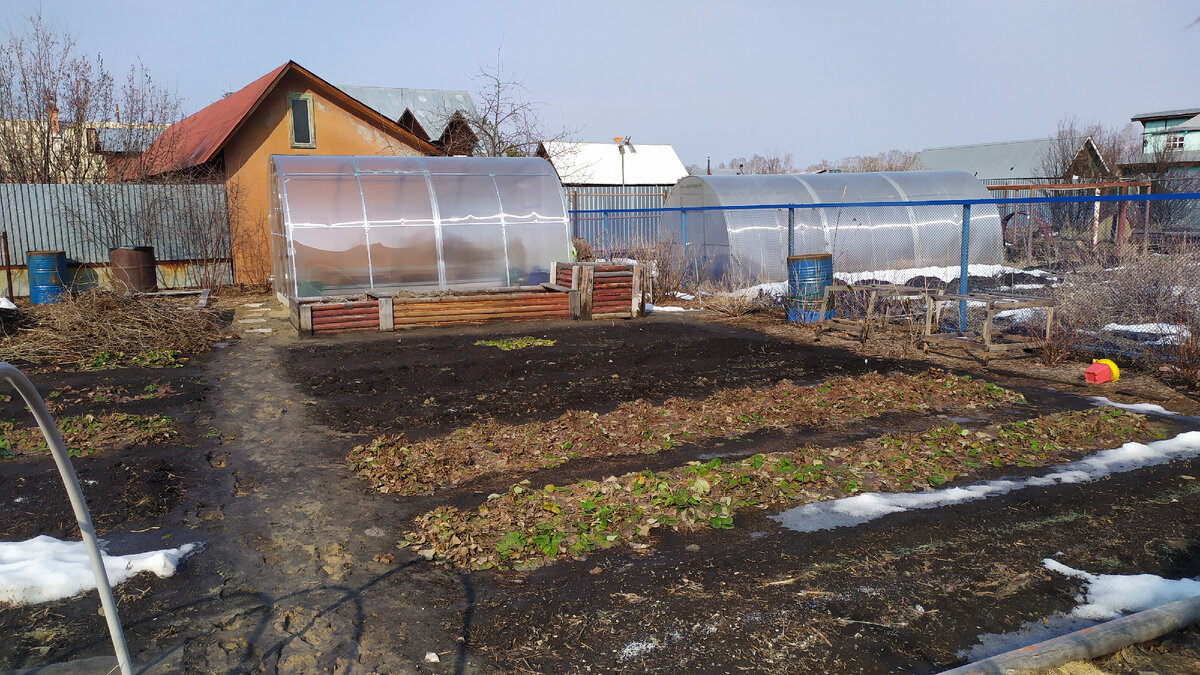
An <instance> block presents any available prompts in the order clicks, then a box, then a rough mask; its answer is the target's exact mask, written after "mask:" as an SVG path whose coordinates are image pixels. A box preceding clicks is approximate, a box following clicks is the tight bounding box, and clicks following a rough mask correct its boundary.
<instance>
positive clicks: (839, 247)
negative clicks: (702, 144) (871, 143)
mask: <svg viewBox="0 0 1200 675" xmlns="http://www.w3.org/2000/svg"><path fill="white" fill-rule="evenodd" d="M989 197H990V195H989V194H988V192H987V189H986V188H985V187H984V186H983V184H982V183H980V182H979V181H978V180H976V179H975V178H974V177H973V176H971V175H970V174H968V173H965V172H961V171H905V172H890V173H832V174H792V175H754V176H689V177H687V178H684V179H683V180H681V181H680V182H679V184H678V185H676V186H675V187H674V188H673V189H672V190H671V193H670V194H669V195H668V196H667V200H666V204H665V206H666V207H668V208H680V207H699V206H717V207H721V206H742V205H755V204H834V203H849V202H896V205H895V206H879V207H846V208H797V209H795V235H794V236H795V240H794V241H795V249H794V254H795V255H809V254H817V253H831V254H833V266H834V270H835V271H836V272H845V273H853V272H871V271H877V270H895V269H911V268H921V267H944V266H956V265H958V264H959V260H960V258H961V249H960V242H961V236H962V208H961V207H959V206H905V205H904V202H911V201H927V200H929V201H932V200H965V199H988V198H989ZM683 225H684V222H683V218H681V214H680V212H678V211H675V212H671V211H668V212H666V213H664V215H663V219H662V221H661V223H660V226H659V233H660V237H666V238H670V237H674V238H675V240H676V241H681V240H682V239H683V237H684V232H683V230H684V229H685V228H684V227H683ZM686 243H687V245H688V251H689V252H693V253H692V255H695V256H697V257H698V258H700V259H701V270H703V271H704V272H705V273H706V274H707V275H708V276H710V277H720V276H722V275H725V274H727V273H729V272H730V271H736V272H737V273H738V274H739V275H745V276H746V277H747V278H749V279H752V280H755V281H783V280H786V279H787V269H786V262H785V261H786V258H787V255H788V209H786V208H775V209H748V210H712V211H688V212H687V213H686ZM1003 251H1004V248H1003V246H1002V238H1001V230H1000V215H999V213H998V212H997V210H996V207H995V206H992V205H976V206H973V207H972V209H971V238H970V249H969V253H968V262H969V263H970V264H999V263H1001V262H1002V258H1003V255H1004V253H1003Z"/></svg>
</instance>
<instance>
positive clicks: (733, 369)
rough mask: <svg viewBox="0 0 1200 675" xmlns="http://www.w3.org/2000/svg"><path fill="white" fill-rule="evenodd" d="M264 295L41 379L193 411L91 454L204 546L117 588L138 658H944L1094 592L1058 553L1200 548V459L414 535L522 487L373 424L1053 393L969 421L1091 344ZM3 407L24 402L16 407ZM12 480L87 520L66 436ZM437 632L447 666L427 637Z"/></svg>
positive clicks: (106, 523) (868, 666)
mask: <svg viewBox="0 0 1200 675" xmlns="http://www.w3.org/2000/svg"><path fill="white" fill-rule="evenodd" d="M237 316H238V317H248V316H252V317H256V318H257V317H260V316H261V317H263V318H267V319H268V322H266V323H255V324H253V325H254V326H255V327H260V326H265V327H271V328H274V329H275V330H276V332H275V333H273V334H269V335H262V334H244V335H243V338H244V339H243V341H242V342H241V343H235V344H233V345H231V346H230V347H229V348H228V349H224V350H217V351H215V352H213V353H211V354H209V355H205V356H203V357H197V358H195V359H194V360H193V361H192V362H191V363H190V364H189V366H188V367H187V368H184V369H180V370H165V371H164V370H154V371H151V370H143V369H124V370H119V371H102V372H98V373H43V374H41V375H38V376H37V378H36V381H37V383H38V384H39V386H40V387H41V388H42V389H43V391H49V390H52V389H55V388H61V387H66V386H70V387H72V391H78V390H82V389H86V388H91V387H95V386H98V385H108V386H116V387H123V388H124V389H125V390H126V391H129V392H134V391H141V390H144V388H145V386H146V385H147V384H149V383H150V382H152V381H157V382H158V383H160V384H167V385H169V386H170V387H171V388H172V389H173V390H174V391H175V392H176V393H175V395H173V396H168V397H164V398H160V399H153V400H152V401H149V402H147V401H131V402H128V403H125V404H113V405H110V404H106V403H100V404H94V403H88V404H83V403H77V404H71V405H70V406H68V407H67V408H65V409H64V410H63V411H62V414H78V413H80V412H95V413H98V412H100V411H108V410H119V411H122V412H138V413H140V414H151V413H160V414H166V415H169V416H171V417H173V418H175V419H179V420H182V421H183V422H184V424H183V425H181V429H182V433H181V435H180V436H179V437H178V438H177V439H175V440H173V441H172V442H170V443H168V444H164V445H161V446H153V447H148V448H125V449H114V450H113V451H111V452H100V453H96V454H95V455H94V456H91V457H84V458H77V459H76V460H75V464H76V466H77V468H78V469H79V471H80V473H81V477H82V478H84V479H85V480H87V479H94V480H96V481H97V483H96V484H95V485H94V486H90V488H89V486H87V485H85V490H87V491H88V498H89V504H90V506H91V509H92V512H93V514H95V515H96V520H97V523H98V526H99V529H100V530H101V536H103V537H105V538H107V539H109V540H110V542H111V544H110V550H112V551H113V552H114V553H128V552H134V551H142V550H152V549H157V548H164V547H170V546H177V545H179V544H181V543H184V542H188V541H203V542H205V544H206V546H207V548H206V550H205V551H204V552H203V553H200V554H198V555H196V556H195V557H194V558H192V559H191V560H190V561H189V562H188V563H187V564H186V565H185V566H184V567H183V568H182V569H181V570H180V571H179V572H178V573H177V574H176V575H175V576H174V577H172V578H168V579H158V578H155V577H151V576H141V577H138V578H136V579H134V580H132V581H130V582H129V583H127V584H125V585H123V586H121V587H120V588H118V590H117V594H118V597H119V599H120V608H121V614H122V619H123V620H124V622H125V626H126V631H127V635H128V638H129V641H130V645H131V647H132V649H133V651H134V653H135V658H136V659H137V660H139V661H140V662H143V663H145V662H155V663H156V665H155V669H156V670H155V672H196V673H207V672H288V673H293V672H415V671H418V670H419V671H422V672H424V671H432V672H495V671H518V672H529V671H537V672H582V671H606V672H616V671H622V672H628V671H669V672H735V671H744V670H748V671H752V672H806V673H825V672H903V671H916V672H932V671H936V670H938V669H941V668H944V667H946V666H951V665H955V664H957V663H960V662H961V661H962V657H961V656H960V655H959V651H960V650H965V649H969V648H970V647H972V646H973V645H974V644H975V643H976V639H977V636H978V635H980V634H983V633H989V632H990V633H999V632H1004V631H1009V630H1013V629H1015V628H1017V627H1018V626H1020V625H1021V623H1022V622H1025V621H1032V620H1038V619H1040V618H1041V617H1043V616H1047V615H1049V614H1052V613H1054V612H1061V611H1066V610H1069V609H1070V607H1072V606H1073V597H1074V595H1075V594H1076V593H1077V592H1078V591H1079V588H1078V585H1077V584H1076V583H1075V582H1073V581H1069V580H1066V579H1063V578H1061V577H1056V576H1054V575H1052V574H1050V573H1048V572H1046V571H1045V570H1044V568H1042V566H1041V564H1040V561H1041V559H1043V558H1046V557H1055V558H1056V559H1058V560H1060V561H1062V562H1064V563H1065V564H1067V565H1070V566H1072V567H1076V568H1078V569H1083V570H1086V571H1090V572H1101V573H1122V574H1129V573H1141V572H1149V573H1155V574H1161V575H1164V576H1168V577H1180V576H1194V575H1196V574H1200V555H1197V549H1198V547H1200V531H1198V530H1197V529H1196V527H1195V524H1194V523H1195V514H1196V513H1197V509H1198V508H1200V496H1198V495H1200V489H1197V487H1196V485H1195V484H1196V483H1198V482H1200V481H1197V480H1192V479H1190V477H1192V476H1197V477H1200V460H1191V461H1186V462H1176V463H1173V464H1170V465H1165V466H1160V467H1156V468H1152V469H1143V470H1139V471H1134V472H1130V473H1127V474H1120V475H1116V476H1113V477H1111V478H1109V479H1106V480H1103V481H1099V482H1097V483H1093V484H1086V485H1076V486H1060V487H1056V488H1051V489H1038V490H1024V491H1020V492H1017V493H1013V494H1010V495H1008V496H1006V497H1002V498H996V499H989V500H986V501H980V502H973V503H968V504H963V505H960V506H957V507H952V508H941V509H936V510H930V511H917V512H912V513H907V514H896V515H893V516H889V517H885V518H882V519H879V520H876V521H874V522H871V523H868V524H865V525H862V526H859V527H856V528H852V529H846V530H836V531H830V532H818V533H813V534H799V533H795V532H791V531H789V530H785V529H783V528H781V527H780V526H779V525H778V524H777V523H776V522H775V521H773V520H770V519H769V518H768V517H767V514H766V513H763V512H750V511H747V512H738V513H737V515H736V518H735V527H734V528H733V529H731V530H723V531H712V530H703V531H698V532H695V533H667V534H665V535H664V536H663V537H662V538H661V539H660V540H659V541H658V542H657V543H656V545H654V546H652V547H650V548H648V549H646V550H644V551H640V552H638V551H634V550H631V549H629V548H626V547H616V548H613V549H610V550H608V551H604V552H602V553H599V554H596V555H592V556H590V557H588V558H587V559H582V560H569V559H568V560H562V561H559V562H558V563H556V564H554V565H551V566H549V567H546V568H543V569H540V570H538V571H536V572H532V573H517V572H503V573H497V572H481V573H471V574H465V573H460V572H459V571H456V570H453V569H449V568H447V567H444V566H441V565H438V564H435V563H431V562H427V561H425V560H424V559H423V558H421V557H420V556H418V555H416V554H414V553H412V552H411V551H409V550H407V548H404V547H398V546H397V541H398V540H399V538H400V537H401V536H402V533H403V531H404V530H405V528H406V527H407V526H408V523H409V521H410V520H411V519H412V518H413V517H415V516H417V515H419V514H421V513H424V512H425V511H427V510H429V509H431V508H433V507H435V506H437V505H439V504H444V503H455V504H459V505H462V506H472V505H475V504H478V503H479V502H480V501H482V500H484V499H486V495H487V493H489V492H491V491H495V490H500V489H504V488H505V487H507V485H505V484H504V483H503V482H498V481H491V482H487V481H477V482H476V483H471V484H467V485H464V486H461V487H459V488H457V489H454V490H450V491H447V492H445V493H439V494H437V495H435V496H432V497H413V498H404V499H397V498H394V497H390V496H384V495H373V494H370V493H369V492H367V491H366V490H365V487H364V484H363V483H362V482H361V481H359V480H358V479H357V478H355V477H354V476H352V475H351V474H350V473H349V470H348V467H347V464H346V462H345V456H346V454H347V452H348V451H349V450H350V448H351V447H353V445H354V444H356V443H359V442H362V440H363V439H364V438H366V437H369V436H373V435H375V434H378V433H381V432H383V431H403V432H405V433H407V434H409V435H410V436H414V437H420V436H436V435H440V434H443V433H446V432H447V431H448V430H449V429H451V428H453V427H455V426H459V425H463V424H466V423H469V422H471V421H473V420H476V419H480V418H484V417H495V418H497V419H499V420H502V421H506V422H522V421H528V420H532V419H547V418H550V417H553V416H556V415H558V414H561V413H562V412H564V411H565V410H568V409H572V408H575V409H588V410H595V411H598V412H605V411H608V410H611V409H612V408H613V407H615V406H616V405H617V404H618V403H620V402H622V401H626V400H631V399H633V398H637V397H644V398H647V399H649V400H652V401H655V402H658V401H661V400H663V399H665V398H667V397H670V396H693V397H701V396H705V395H707V394H709V393H711V392H712V391H713V390H714V389H716V388H720V387H728V386H741V385H750V386H759V385H765V384H767V383H771V382H776V381H778V380H780V379H784V378H787V379H791V380H793V381H796V382H801V383H808V382H815V381H818V380H820V379H823V378H824V377H827V376H829V375H833V374H856V373H862V372H866V371H869V370H879V371H881V372H890V371H892V370H905V371H916V370H923V369H925V368H927V367H929V365H930V361H933V362H936V363H942V364H943V365H950V366H952V367H953V368H954V369H955V370H958V371H960V372H972V373H973V374H974V375H976V376H982V377H986V378H988V379H991V380H993V381H995V382H996V383H997V384H1000V385H1001V386H1006V387H1010V388H1014V389H1018V390H1020V391H1022V393H1024V394H1025V395H1026V397H1027V398H1028V399H1029V401H1030V404H1029V405H1028V406H1020V407H1014V408H1011V409H1002V410H994V411H984V410H971V411H969V412H967V411H964V413H963V414H962V416H963V417H970V418H971V419H970V420H964V421H963V424H964V425H966V426H972V425H981V426H982V425H986V424H988V423H990V422H995V421H1000V420H1007V419H1013V418H1015V417H1019V416H1027V417H1033V416H1035V415H1037V414H1042V413H1046V412H1053V411H1057V410H1065V409H1080V408H1085V407H1087V406H1088V405H1090V404H1089V403H1088V402H1087V401H1086V400H1084V399H1083V398H1081V397H1080V396H1078V390H1076V389H1072V385H1071V384H1070V377H1069V376H1068V371H1066V370H1063V371H1053V372H1051V371H1044V370H1042V369H1040V368H1038V367H1036V366H1034V365H1033V364H1032V363H1031V362H1029V361H1028V360H1026V361H1023V362H1007V361H1006V362H1001V363H999V364H996V365H995V367H993V369H992V370H991V372H984V371H983V370H982V369H980V368H979V367H978V366H976V365H974V364H973V363H972V362H971V361H969V360H965V359H960V360H958V361H954V362H950V363H946V362H944V361H942V360H939V357H937V356H936V355H931V356H929V357H924V356H923V357H922V359H921V360H915V359H910V358H908V357H909V356H911V355H906V354H905V353H904V352H903V350H899V349H889V350H886V353H887V354H888V356H889V357H890V358H888V359H877V358H876V356H875V353H878V352H874V353H873V352H870V351H862V350H863V348H860V347H858V346H857V345H856V344H851V343H848V342H843V341H841V340H839V339H837V338H833V337H828V336H826V337H823V338H822V341H821V343H820V344H814V343H813V342H812V341H811V339H810V337H809V335H808V334H807V333H805V332H803V331H796V330H794V329H793V328H791V327H787V326H780V325H775V324H772V323H771V322H772V321H773V320H772V319H769V318H768V319H766V320H765V324H764V325H766V326H767V327H768V328H770V330H751V329H750V328H748V327H745V326H735V325H729V324H721V323H713V322H709V321H705V320H702V319H697V318H694V317H687V316H680V315H668V316H663V317H657V316H652V317H651V318H649V319H646V320H640V321H622V322H597V323H590V324H585V323H530V324H508V325H494V326H479V327H467V328H453V329H439V330H434V329H422V330H415V331H411V332H405V333H396V334H390V335H388V334H360V335H352V336H340V337H335V338H323V339H312V340H304V341H297V340H296V339H295V337H294V335H293V334H292V333H291V332H290V330H289V328H288V327H287V325H286V322H285V316H286V313H285V312H284V311H283V310H281V309H280V308H279V307H278V305H274V304H271V305H268V306H267V307H266V308H265V309H262V310H260V309H247V308H239V310H238V315H237ZM752 322H753V320H747V321H746V323H748V324H752ZM236 327H237V326H236V324H235V328H236ZM772 333H777V334H772ZM523 335H532V336H535V337H546V338H549V339H555V340H557V341H558V342H557V344H556V345H555V346H553V347H533V348H527V349H521V350H515V351H510V352H504V351H500V350H497V349H495V348H491V347H480V346H475V345H474V342H475V341H476V340H480V339H493V338H500V337H513V336H523ZM878 340H880V338H876V340H874V341H873V343H876V344H878V342H877V341H878ZM865 349H867V350H870V349H871V343H869V344H868V346H867V347H866V348H865ZM1077 365H1078V364H1077ZM1079 371H1080V372H1082V366H1080V368H1079ZM613 375H616V377H613ZM105 378H108V379H109V380H110V381H109V382H105ZM1120 384H1121V389H1120V390H1118V389H1115V388H1113V389H1106V390H1104V393H1105V395H1109V396H1110V397H1113V398H1121V396H1119V395H1118V394H1116V393H1114V392H1115V391H1125V392H1127V393H1128V394H1129V395H1132V396H1138V395H1139V393H1140V392H1142V391H1147V392H1149V396H1148V397H1147V398H1155V399H1156V400H1158V402H1161V403H1163V405H1165V406H1167V407H1168V408H1179V407H1180V406H1182V405H1184V403H1186V402H1185V401H1181V400H1179V399H1176V398H1172V397H1171V396H1170V392H1169V391H1168V393H1166V394H1164V393H1163V391H1162V389H1155V388H1154V387H1152V386H1150V385H1151V384H1152V382H1151V381H1150V380H1148V379H1146V380H1144V381H1143V380H1139V379H1138V377H1136V376H1135V377H1132V378H1131V380H1130V381H1126V380H1125V379H1124V378H1123V380H1122V382H1121V383H1120ZM1140 384H1145V385H1146V386H1145V387H1141V386H1140ZM67 396H68V394H67V393H64V394H63V395H62V396H60V398H66V397H67ZM71 396H75V394H71ZM1125 398H1127V399H1128V397H1125ZM1168 398H1169V399H1170V400H1166V399H1168ZM1141 400H1147V399H1146V398H1142V399H1141ZM71 406H74V407H71ZM0 412H2V413H3V414H4V415H6V416H8V417H9V418H13V417H16V416H17V415H18V409H17V407H16V403H9V404H4V406H3V407H0ZM1184 412H1194V410H1192V409H1185V410H1184ZM947 421H948V420H947V418H939V417H936V416H929V417H915V416H885V417H880V418H875V419H872V420H869V421H866V422H865V423H863V424H862V425H859V426H855V427H852V428H851V429H849V430H848V431H838V432H835V431H831V430H825V429H795V430H788V431H781V432H759V433H756V434H751V435H749V436H746V437H743V438H741V439H737V440H734V441H720V442H713V443H708V444H704V445H694V446H689V445H683V446H679V447H677V448H676V449H675V450H674V451H672V452H669V453H662V454H660V455H655V456H645V457H641V458H638V457H632V458H631V457H623V458H613V459H609V460H596V461H588V462H568V463H567V464H565V465H563V466H562V467H558V468H556V469H546V470H542V471H538V472H534V473H530V474H525V475H520V476H515V477H512V476H510V477H509V480H507V482H509V483H511V482H515V481H516V480H520V479H522V478H529V479H530V480H532V481H535V482H537V483H539V484H541V483H543V482H546V483H551V482H552V483H555V484H563V483H565V482H568V481H571V480H577V479H580V478H598V477H603V476H606V475H610V474H615V473H622V472H626V471H632V470H638V469H642V468H665V467H667V466H671V465H677V464H680V463H683V462H684V461H687V460H688V459H692V458H696V457H701V456H709V455H713V454H722V455H728V456H741V455H746V454H751V453H753V452H760V451H775V450H783V449H787V448H789V447H791V448H794V447H795V446H797V445H799V444H803V443H806V442H811V443H814V444H817V445H839V444H845V443H846V442H848V441H850V440H854V439H859V438H865V437H869V436H873V435H877V434H879V433H882V432H884V431H897V430H899V431H913V432H917V431H921V430H923V429H927V428H930V427H933V426H937V425H940V424H945V423H947ZM1191 421H1192V420H1190V419H1185V420H1183V421H1182V422H1179V421H1177V422H1176V425H1177V426H1180V425H1182V426H1186V425H1187V424H1189V423H1191ZM0 480H2V481H3V482H4V483H5V484H6V485H13V484H20V485H21V486H22V487H21V489H22V490H25V491H26V492H27V493H28V494H27V495H26V500H25V501H23V502H21V503H19V504H14V503H13V499H12V498H11V497H9V496H8V495H9V492H7V491H6V492H5V493H4V495H5V496H4V497H3V498H2V499H0V528H4V531H3V532H2V533H0V534H3V538H4V539H6V540H14V539H19V538H24V537H27V536H33V535H34V534H50V535H52V536H60V537H61V536H72V525H71V524H70V521H71V517H70V511H69V509H68V508H67V507H66V500H65V496H64V497H62V498H57V497H55V495H57V494H58V493H59V492H61V489H62V488H61V484H58V483H57V482H56V477H55V476H54V475H53V474H52V466H51V464H50V463H48V461H47V458H44V457H35V458H25V459H20V460H17V461H0ZM968 480H970V479H968ZM114 483H115V485H114ZM105 488H108V489H105ZM33 500H39V501H37V502H36V506H35V505H33ZM18 507H19V508H18ZM16 521H21V522H20V523H19V524H18V523H17V522H16ZM97 604H98V603H97V600H96V595H95V593H90V594H87V595H85V596H83V597H80V598H73V599H68V600H63V601H59V602H55V603H48V604H46V605H39V606H36V607H19V608H5V609H0V631H3V632H4V634H5V635H6V636H8V639H7V640H6V641H5V644H4V645H2V646H0V669H5V668H17V667H27V666H31V665H35V664H40V663H47V662H53V661H64V660H69V659H79V658H85V657H99V656H103V655H105V654H108V653H110V647H109V645H108V642H107V636H106V635H105V632H104V625H103V620H102V619H101V618H100V617H99V616H97V613H96V608H97ZM429 652H433V653H435V654H437V655H438V662H437V663H429V662H426V654H427V653H429Z"/></svg>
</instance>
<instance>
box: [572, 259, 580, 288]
mask: <svg viewBox="0 0 1200 675" xmlns="http://www.w3.org/2000/svg"><path fill="white" fill-rule="evenodd" d="M579 267H580V266H579V265H571V289H572V290H576V291H577V290H579Z"/></svg>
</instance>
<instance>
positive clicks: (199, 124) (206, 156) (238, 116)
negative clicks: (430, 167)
mask: <svg viewBox="0 0 1200 675" xmlns="http://www.w3.org/2000/svg"><path fill="white" fill-rule="evenodd" d="M291 72H295V73H298V74H299V75H301V76H302V77H304V78H305V79H307V80H309V81H310V84H311V85H312V86H313V87H314V88H320V89H324V90H325V93H326V94H327V95H329V96H330V97H331V98H334V99H340V100H339V101H338V102H339V103H340V104H341V105H342V106H344V107H346V108H348V109H351V110H353V111H356V112H358V113H359V114H361V115H364V116H366V117H369V118H375V120H376V121H378V122H379V123H380V125H381V126H384V127H386V128H387V129H388V131H390V132H391V133H393V134H394V135H396V136H397V137H400V138H403V139H404V140H405V141H406V142H409V143H411V144H412V145H413V146H414V147H417V148H420V149H421V150H424V151H426V152H429V153H431V154H437V150H436V149H435V148H434V147H433V146H432V145H430V144H429V143H428V142H427V141H425V140H423V139H420V138H418V137H417V136H416V135H414V134H413V133H412V132H410V131H408V130H407V129H404V128H403V127H401V126H400V125H399V124H397V123H396V121H395V120H392V119H388V118H387V117H384V116H383V115H381V114H380V113H379V112H377V111H376V110H374V109H373V108H370V107H368V106H366V105H364V104H363V103H361V102H359V101H358V100H356V99H354V98H352V97H350V96H348V95H346V94H345V93H344V92H342V91H341V90H340V89H338V88H337V87H335V86H333V85H332V84H329V83H328V82H326V81H325V80H323V79H321V78H320V77H317V76H316V75H314V74H313V73H312V72H311V71H309V70H307V69H305V68H303V67H302V66H301V65H300V64H298V63H296V62H295V61H288V62H287V63H285V64H283V65H281V66H279V67H278V68H276V69H274V70H272V71H271V72H269V73H267V74H266V75H263V76H262V77H260V78H258V79H257V80H254V81H253V82H251V83H250V84H248V85H246V86H244V87H242V88H241V89H239V90H237V91H235V92H233V93H232V94H229V95H228V96H226V97H224V98H222V99H221V100H219V101H216V102H215V103H212V104H210V105H208V106H206V107H204V108H201V109H200V110H199V111H197V112H195V113H193V114H192V115H189V116H188V117H185V118H184V119H182V120H180V121H179V122H176V123H175V124H172V125H171V126H170V127H167V129H165V130H164V131H163V132H162V134H161V135H160V136H159V137H158V138H157V139H155V141H154V143H153V144H151V146H150V148H149V149H148V150H147V152H150V153H151V158H150V164H151V171H152V172H153V173H166V172H168V171H177V170H179V169H186V168H188V167H192V166H198V165H200V164H205V163H207V162H209V161H211V160H212V159H213V158H214V157H216V156H217V153H219V152H220V151H221V150H222V149H223V148H224V147H225V144H226V143H227V142H228V141H229V139H230V138H231V137H232V136H233V135H234V134H235V133H237V131H238V130H239V129H240V128H241V127H242V124H244V123H245V121H246V119H247V118H249V117H250V115H251V114H252V113H254V111H256V110H258V107H259V106H260V105H261V104H262V101H263V99H264V98H266V96H267V94H269V93H271V91H273V90H274V89H275V85H277V84H278V83H279V81H280V80H282V79H283V77H284V76H285V75H287V74H288V73H291Z"/></svg>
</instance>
